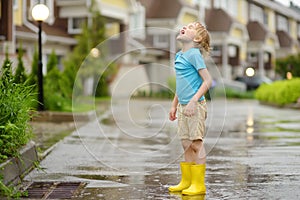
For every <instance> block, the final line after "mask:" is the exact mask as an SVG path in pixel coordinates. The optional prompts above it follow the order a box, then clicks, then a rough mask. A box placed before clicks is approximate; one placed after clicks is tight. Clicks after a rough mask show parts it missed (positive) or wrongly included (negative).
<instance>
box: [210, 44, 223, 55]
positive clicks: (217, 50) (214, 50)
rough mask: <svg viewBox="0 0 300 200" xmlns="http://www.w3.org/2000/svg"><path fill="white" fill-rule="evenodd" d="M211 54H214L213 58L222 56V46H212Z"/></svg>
mask: <svg viewBox="0 0 300 200" xmlns="http://www.w3.org/2000/svg"><path fill="white" fill-rule="evenodd" d="M211 54H212V56H221V55H222V47H221V46H212V50H211Z"/></svg>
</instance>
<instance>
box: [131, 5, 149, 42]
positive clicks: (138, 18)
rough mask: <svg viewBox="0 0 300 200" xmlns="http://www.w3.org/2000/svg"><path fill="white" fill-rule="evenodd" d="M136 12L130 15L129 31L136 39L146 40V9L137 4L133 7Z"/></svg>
mask: <svg viewBox="0 0 300 200" xmlns="http://www.w3.org/2000/svg"><path fill="white" fill-rule="evenodd" d="M133 9H134V10H135V11H134V12H133V13H131V15H130V21H129V30H130V31H131V32H130V35H131V36H132V37H134V38H139V39H144V38H145V29H144V28H145V16H146V15H145V8H144V7H143V6H142V5H141V4H140V3H137V4H136V5H134V6H133Z"/></svg>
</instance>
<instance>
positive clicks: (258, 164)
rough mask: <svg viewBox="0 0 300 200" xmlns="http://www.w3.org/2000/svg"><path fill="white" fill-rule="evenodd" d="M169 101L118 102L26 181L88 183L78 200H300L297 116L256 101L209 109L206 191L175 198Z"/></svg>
mask: <svg viewBox="0 0 300 200" xmlns="http://www.w3.org/2000/svg"><path fill="white" fill-rule="evenodd" d="M169 106H170V102H169V101H149V100H147V101H146V100H131V101H118V102H113V104H112V107H111V109H110V110H108V111H107V112H106V113H105V114H104V115H101V116H100V117H99V118H98V119H97V120H96V121H93V122H90V123H89V124H87V125H86V126H82V127H80V128H78V129H77V131H75V132H73V133H72V134H71V135H70V136H68V137H66V138H65V139H64V140H63V141H61V142H60V143H58V144H57V146H56V147H55V148H54V149H53V151H52V152H51V153H50V154H49V155H48V156H47V157H46V158H45V159H44V160H43V161H42V162H41V165H40V169H37V170H34V171H32V172H31V173H30V174H29V175H28V176H26V177H25V180H26V182H27V183H28V184H30V183H31V182H40V181H41V182H82V183H83V186H82V187H81V189H79V190H78V191H77V193H76V195H74V197H73V199H82V200H85V199H108V200H114V199H124V200H127V199H130V200H131V199H132V200H134V199H300V191H299V188H300V114H299V112H300V111H299V110H290V109H279V108H273V107H268V106H262V105H260V104H258V103H257V102H256V101H249V100H246V101H237V100H230V101H226V100H213V101H211V102H209V103H208V110H209V111H208V116H209V117H208V119H207V135H206V139H205V147H206V151H207V154H208V155H207V170H206V172H207V173H206V187H207V194H206V195H204V196H203V195H202V196H193V197H187V196H181V194H170V193H169V192H168V189H167V188H168V186H169V185H171V184H175V183H177V182H179V180H180V171H179V168H178V163H179V162H180V161H182V159H183V157H182V154H183V151H182V148H181V145H180V141H179V138H178V137H177V135H176V123H177V122H170V121H168V120H167V115H168V111H169Z"/></svg>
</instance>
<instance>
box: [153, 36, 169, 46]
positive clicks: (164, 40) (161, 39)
mask: <svg viewBox="0 0 300 200" xmlns="http://www.w3.org/2000/svg"><path fill="white" fill-rule="evenodd" d="M153 44H154V46H155V47H160V48H163V47H168V46H169V37H168V35H154V36H153Z"/></svg>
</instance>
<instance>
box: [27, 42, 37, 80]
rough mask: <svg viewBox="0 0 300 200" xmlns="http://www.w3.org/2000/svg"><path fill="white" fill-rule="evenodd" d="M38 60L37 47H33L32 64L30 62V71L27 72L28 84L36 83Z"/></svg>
mask: <svg viewBox="0 0 300 200" xmlns="http://www.w3.org/2000/svg"><path fill="white" fill-rule="evenodd" d="M38 62H39V54H38V51H37V49H36V48H35V50H34V53H33V59H32V64H31V73H30V74H29V77H28V85H37V82H38V79H37V73H38Z"/></svg>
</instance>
